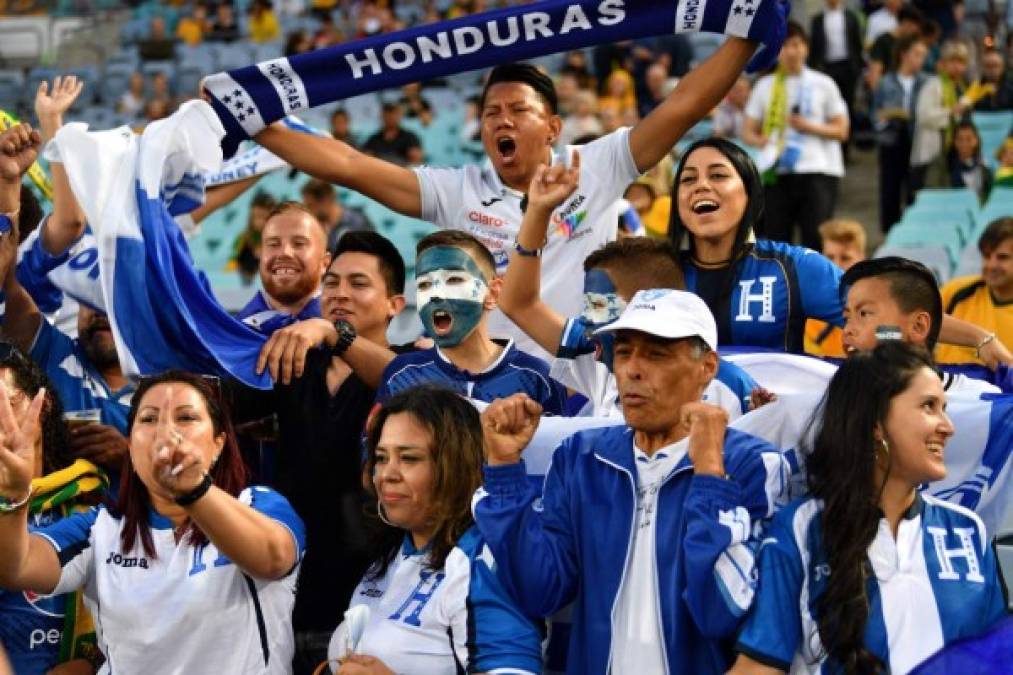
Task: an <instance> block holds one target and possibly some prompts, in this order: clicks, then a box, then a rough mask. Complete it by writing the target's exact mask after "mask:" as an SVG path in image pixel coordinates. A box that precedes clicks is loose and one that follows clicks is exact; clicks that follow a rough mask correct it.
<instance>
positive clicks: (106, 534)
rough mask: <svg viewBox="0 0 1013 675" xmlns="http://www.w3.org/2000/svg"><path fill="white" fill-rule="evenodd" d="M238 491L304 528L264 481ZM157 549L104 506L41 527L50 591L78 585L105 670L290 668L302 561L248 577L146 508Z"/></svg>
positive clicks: (233, 674)
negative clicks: (52, 570) (52, 582)
mask: <svg viewBox="0 0 1013 675" xmlns="http://www.w3.org/2000/svg"><path fill="white" fill-rule="evenodd" d="M239 500H240V501H241V502H243V503H245V504H248V505H249V506H250V507H251V508H253V509H256V510H257V511H259V512H260V513H263V514H264V515H266V516H268V517H269V518H272V519H274V520H276V521H278V522H279V523H281V524H282V525H284V526H285V527H286V528H288V529H289V531H290V532H291V533H292V537H293V538H294V539H295V544H296V551H297V554H298V559H299V560H302V554H303V551H304V549H305V529H304V527H303V524H302V521H301V520H300V519H299V516H297V515H296V513H295V511H294V510H293V509H292V507H291V506H290V505H289V503H288V501H287V500H286V499H285V498H284V497H282V496H281V495H279V494H278V493H277V492H274V491H273V490H271V489H269V488H266V487H259V486H258V487H251V488H247V489H246V490H244V491H243V492H242V493H241V494H240V496H239ZM149 519H150V529H151V536H152V540H153V543H154V545H155V553H156V555H157V557H156V558H148V557H147V556H146V555H145V553H144V550H143V549H142V548H141V546H140V544H139V543H138V544H137V545H136V546H135V548H134V549H133V550H131V551H123V550H122V548H121V546H122V545H121V541H120V533H121V531H122V523H123V521H122V520H121V519H120V518H117V517H115V516H113V515H112V514H110V513H109V511H107V510H106V509H105V508H98V509H92V510H91V511H87V512H85V513H75V514H73V515H70V516H68V517H66V518H64V519H62V520H60V521H59V522H57V523H55V524H54V525H51V526H50V527H46V528H43V529H41V530H38V531H37V532H36V534H37V535H39V536H41V537H43V538H44V539H45V540H47V541H48V542H49V543H50V544H52V546H53V548H54V549H55V550H56V554H57V556H58V557H59V560H60V565H61V566H62V573H61V576H60V581H59V582H58V583H57V585H56V588H55V589H54V590H53V595H57V594H62V593H67V592H69V591H75V590H78V589H82V590H83V591H84V601H85V606H86V607H87V608H88V611H89V612H91V615H92V617H93V618H94V620H95V628H96V635H97V637H98V645H99V648H100V649H101V650H102V653H103V654H105V656H106V659H107V660H106V664H105V666H103V668H102V669H101V670H99V675H109V673H156V672H157V673H214V674H215V675H252V674H255V673H259V674H262V675H268V674H269V675H281V674H287V673H290V672H292V654H293V652H294V651H295V641H294V638H293V636H292V606H293V605H294V604H295V584H296V576H297V573H298V568H299V565H298V563H297V564H296V566H295V568H293V570H292V571H291V572H290V573H289V574H288V575H287V576H285V577H283V578H282V579H278V580H265V579H258V578H254V577H251V576H249V575H247V574H245V573H244V572H243V571H242V570H241V569H239V568H238V567H237V566H236V565H234V564H233V563H232V561H231V560H229V559H228V558H227V557H225V555H224V554H221V553H219V551H218V549H217V548H215V546H214V545H213V544H208V545H207V546H193V545H192V544H190V543H189V542H188V541H187V540H186V539H184V540H182V541H180V542H179V543H177V542H176V539H175V536H174V534H173V529H172V522H171V521H170V520H168V519H167V518H165V517H163V516H160V515H158V514H157V513H155V512H154V511H152V512H150V514H149Z"/></svg>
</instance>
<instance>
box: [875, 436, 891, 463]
mask: <svg viewBox="0 0 1013 675" xmlns="http://www.w3.org/2000/svg"><path fill="white" fill-rule="evenodd" d="M880 450H882V451H883V454H884V455H886V458H887V459H890V444H889V443H887V442H886V439H885V438H881V439H879V445H877V446H876V447H874V448H873V449H872V454H873V455H877V454H879V451H880Z"/></svg>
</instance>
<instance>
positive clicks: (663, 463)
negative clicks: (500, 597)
mask: <svg viewBox="0 0 1013 675" xmlns="http://www.w3.org/2000/svg"><path fill="white" fill-rule="evenodd" d="M598 332H599V333H601V332H608V333H614V334H615V356H614V361H613V364H614V370H615V376H616V380H617V384H618V387H619V394H620V397H621V400H622V410H623V416H624V418H625V421H626V425H627V426H614V427H605V428H600V429H591V430H586V431H581V432H579V433H577V434H574V435H573V436H571V437H569V438H567V439H566V440H564V441H563V443H562V444H561V445H560V447H559V448H557V449H556V451H555V453H554V455H553V458H552V465H551V467H550V468H549V470H548V472H547V474H546V476H545V482H544V486H543V488H542V491H541V494H539V490H538V488H537V487H535V486H533V485H532V483H531V482H530V481H529V480H528V478H527V476H526V471H525V468H524V462H523V460H522V459H521V452H522V451H523V450H524V448H525V447H526V446H527V444H528V443H529V442H530V440H531V437H532V435H533V433H534V431H535V429H536V428H537V426H538V421H539V415H540V413H541V409H540V407H539V406H538V405H537V404H536V403H535V402H534V401H532V400H531V399H529V398H527V397H526V396H524V395H523V394H518V395H515V396H511V397H509V398H506V399H501V400H498V401H496V402H494V403H492V404H491V405H490V406H489V407H488V408H487V409H486V410H485V411H484V412H483V414H482V425H483V430H484V434H485V447H486V459H487V462H488V464H487V466H486V468H485V485H484V487H483V488H481V489H480V490H479V491H478V493H477V494H476V498H475V502H474V512H475V520H476V522H477V523H478V526H479V529H480V530H481V532H482V534H483V536H484V537H485V539H486V540H487V542H488V544H489V546H490V547H491V549H492V552H493V555H494V556H495V558H496V561H497V569H498V574H499V575H500V578H501V579H502V580H503V582H504V584H505V585H506V587H507V588H508V589H509V591H510V593H511V594H512V595H513V596H514V599H515V600H516V601H517V602H518V604H519V605H520V607H521V608H522V609H523V610H524V611H526V612H527V613H529V614H531V615H534V616H549V615H551V614H553V613H554V612H555V611H557V610H558V609H560V608H561V607H563V606H565V605H567V604H569V603H571V602H574V603H575V604H574V608H573V625H572V632H571V637H570V646H569V654H568V658H567V672H571V673H604V672H613V673H639V674H643V673H663V672H669V673H724V672H725V671H726V670H727V668H728V667H729V665H730V661H729V658H730V654H729V653H728V652H727V651H726V649H724V647H723V645H722V639H723V638H727V637H730V636H732V635H734V633H735V630H736V628H737V626H738V624H739V621H740V619H741V618H742V616H743V614H744V613H745V612H746V610H747V609H748V608H749V605H750V603H751V601H752V597H753V590H754V581H753V574H752V572H753V567H754V558H753V551H754V549H755V546H756V544H757V542H758V539H757V537H758V535H759V532H760V530H761V527H760V526H759V524H760V522H761V521H763V520H765V519H766V518H768V517H769V516H771V515H772V513H773V511H774V509H775V506H776V505H777V504H778V503H779V501H780V500H782V499H784V498H785V497H786V496H787V484H788V474H789V468H788V466H787V464H786V462H785V461H784V459H783V458H782V456H781V454H780V453H779V452H778V451H777V450H776V449H775V448H774V447H773V446H771V445H769V444H767V443H766V442H765V441H763V440H761V439H758V438H756V437H753V436H750V435H748V434H745V433H742V432H739V431H737V430H734V429H728V428H727V421H728V415H727V413H726V412H725V411H724V410H722V409H721V408H719V407H717V406H713V405H709V404H707V403H704V402H702V401H701V396H702V395H703V391H704V389H705V388H706V387H707V384H708V383H709V382H710V381H711V379H712V378H713V377H714V375H715V373H716V371H717V367H718V358H717V353H716V352H715V348H716V347H717V327H716V325H715V322H714V318H713V316H711V313H710V311H709V310H708V309H707V306H706V305H705V304H704V302H703V301H702V300H701V299H700V298H699V297H697V296H696V295H694V294H692V293H686V292H683V291H674V290H647V291H640V292H638V293H637V294H636V295H635V296H634V297H633V299H632V301H631V302H630V303H629V305H628V306H627V307H626V309H625V311H624V312H623V313H622V315H621V316H620V317H619V319H618V320H617V321H615V322H613V323H611V324H609V325H607V326H605V327H603V328H601V329H599V331H598Z"/></svg>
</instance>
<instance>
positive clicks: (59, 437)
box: [0, 343, 109, 675]
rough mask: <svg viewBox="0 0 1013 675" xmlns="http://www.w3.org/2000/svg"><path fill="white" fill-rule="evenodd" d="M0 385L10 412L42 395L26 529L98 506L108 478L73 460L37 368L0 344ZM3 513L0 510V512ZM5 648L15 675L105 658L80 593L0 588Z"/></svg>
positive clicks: (87, 667)
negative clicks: (42, 593) (30, 592)
mask: <svg viewBox="0 0 1013 675" xmlns="http://www.w3.org/2000/svg"><path fill="white" fill-rule="evenodd" d="M0 383H2V385H3V387H4V388H5V389H6V391H7V392H9V396H10V399H11V402H12V406H13V407H14V409H15V411H16V413H23V412H24V411H25V410H26V409H27V408H28V406H29V403H30V401H31V400H32V398H34V397H35V396H36V395H37V394H38V393H39V392H40V391H44V392H45V393H44V394H43V396H44V399H43V403H42V411H41V419H40V421H39V425H40V427H41V429H40V434H39V436H38V439H37V440H36V442H35V445H34V447H33V457H32V477H31V486H32V500H31V501H30V502H29V504H28V527H29V529H31V530H37V529H40V528H43V527H46V526H48V525H52V524H53V523H56V522H58V521H59V520H61V519H62V518H65V517H66V516H68V515H69V514H71V513H74V512H75V511H81V510H85V509H87V508H88V507H89V506H92V505H95V504H97V503H98V501H99V499H100V498H101V495H102V493H103V492H104V491H105V489H106V488H107V487H108V486H109V480H108V478H106V475H105V474H104V473H103V472H102V471H101V470H100V469H99V468H98V467H96V466H95V465H94V464H92V463H91V462H89V461H88V460H85V459H77V460H76V461H75V459H74V456H73V454H72V453H71V450H70V437H69V435H68V431H67V426H66V424H65V423H64V421H63V406H62V405H61V404H60V399H59V397H58V396H56V394H55V392H53V390H52V389H51V388H50V386H49V380H48V379H47V378H46V375H45V374H44V373H43V372H42V370H41V369H40V368H39V367H38V366H37V365H36V364H35V363H34V362H33V361H31V360H29V359H28V358H27V357H26V356H24V355H23V354H22V353H21V352H19V351H18V350H17V349H15V348H14V347H13V346H11V345H10V344H8V343H0ZM9 508H10V507H9V506H4V505H0V514H3V513H4V512H5V511H6V510H7V509H9ZM2 517H3V516H2V515H0V518H2ZM39 636H43V637H41V638H40V637H39ZM3 649H6V650H7V653H8V655H9V658H10V660H11V663H12V667H13V668H14V672H16V673H25V674H26V675H29V674H33V673H47V672H52V673H56V672H64V671H63V670H62V669H61V668H60V667H59V666H58V665H57V664H63V665H64V667H66V668H68V669H70V668H74V669H75V670H74V671H73V672H88V673H90V672H94V670H95V669H96V668H97V667H98V666H99V665H101V663H102V661H103V660H104V659H103V658H102V654H101V652H99V651H98V649H97V648H96V647H95V627H94V624H93V623H92V620H91V616H90V615H89V614H88V612H87V611H86V610H85V609H84V607H83V606H82V605H81V596H80V594H79V593H67V594H63V595H57V596H53V597H50V598H33V597H31V596H29V595H27V594H24V593H16V592H7V591H4V590H0V651H2V650H3ZM0 671H2V668H0Z"/></svg>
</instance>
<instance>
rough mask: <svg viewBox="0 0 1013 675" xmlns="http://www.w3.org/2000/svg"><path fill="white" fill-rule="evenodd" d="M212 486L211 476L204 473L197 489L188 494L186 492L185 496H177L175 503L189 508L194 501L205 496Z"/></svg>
mask: <svg viewBox="0 0 1013 675" xmlns="http://www.w3.org/2000/svg"><path fill="white" fill-rule="evenodd" d="M212 485H214V480H212V478H211V474H209V473H205V474H204V480H202V481H201V482H200V484H199V485H198V486H197V487H195V488H194V489H193V490H191V491H190V492H187V493H186V494H185V495H178V496H177V497H176V503H177V504H179V505H180V506H190V505H191V504H193V503H194V502H195V501H197V500H198V499H200V498H201V497H203V496H204V495H206V494H207V493H208V490H210V489H211V486H212Z"/></svg>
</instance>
